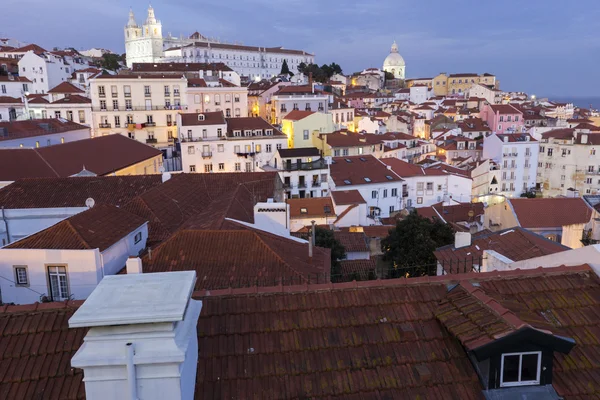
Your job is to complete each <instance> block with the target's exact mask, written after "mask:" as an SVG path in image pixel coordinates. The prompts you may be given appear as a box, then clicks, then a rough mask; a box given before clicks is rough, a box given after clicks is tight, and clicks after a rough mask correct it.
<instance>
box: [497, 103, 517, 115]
mask: <svg viewBox="0 0 600 400" xmlns="http://www.w3.org/2000/svg"><path fill="white" fill-rule="evenodd" d="M489 106H490V108H491V109H492V111H493V112H494V113H499V114H523V113H522V112H521V110H519V109H517V108H516V107H515V106H513V105H511V104H490V105H489Z"/></svg>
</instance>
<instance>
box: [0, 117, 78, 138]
mask: <svg viewBox="0 0 600 400" xmlns="http://www.w3.org/2000/svg"><path fill="white" fill-rule="evenodd" d="M0 128H4V130H5V134H4V135H1V136H0V141H4V140H15V139H22V138H29V137H35V136H42V135H48V134H52V133H62V132H70V131H76V130H82V129H83V130H87V131H89V129H90V128H89V127H87V126H85V125H80V124H78V123H75V122H73V121H69V120H61V119H58V118H50V119H33V120H24V121H10V122H0Z"/></svg>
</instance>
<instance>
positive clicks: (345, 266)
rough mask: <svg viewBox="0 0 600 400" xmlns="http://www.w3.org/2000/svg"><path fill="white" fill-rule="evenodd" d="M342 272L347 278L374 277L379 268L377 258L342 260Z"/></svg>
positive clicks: (365, 278) (361, 278)
mask: <svg viewBox="0 0 600 400" xmlns="http://www.w3.org/2000/svg"><path fill="white" fill-rule="evenodd" d="M340 265H341V269H340V273H341V275H342V276H343V277H344V279H345V280H367V279H370V278H371V279H372V278H374V277H375V276H376V275H375V271H376V269H377V263H376V262H375V259H372V258H371V259H368V260H342V261H340Z"/></svg>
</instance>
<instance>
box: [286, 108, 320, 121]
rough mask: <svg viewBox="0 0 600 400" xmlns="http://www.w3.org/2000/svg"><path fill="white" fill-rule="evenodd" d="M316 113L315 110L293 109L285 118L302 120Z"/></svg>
mask: <svg viewBox="0 0 600 400" xmlns="http://www.w3.org/2000/svg"><path fill="white" fill-rule="evenodd" d="M314 113H315V112H314V111H304V110H292V111H290V112H289V113H288V114H287V115H286V116H285V118H283V119H285V120H288V121H300V120H301V119H304V118H306V117H309V116H311V115H313V114H314Z"/></svg>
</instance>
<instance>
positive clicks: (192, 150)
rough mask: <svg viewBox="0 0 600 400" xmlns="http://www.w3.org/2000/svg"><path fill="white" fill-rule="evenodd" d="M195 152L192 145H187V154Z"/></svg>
mask: <svg viewBox="0 0 600 400" xmlns="http://www.w3.org/2000/svg"><path fill="white" fill-rule="evenodd" d="M195 152H196V149H195V148H194V146H188V154H194V153H195Z"/></svg>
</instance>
